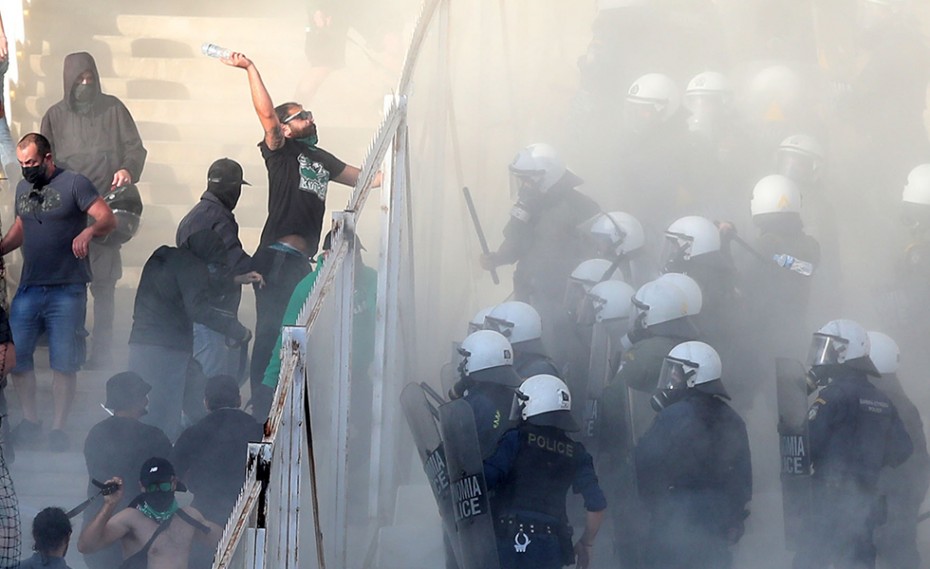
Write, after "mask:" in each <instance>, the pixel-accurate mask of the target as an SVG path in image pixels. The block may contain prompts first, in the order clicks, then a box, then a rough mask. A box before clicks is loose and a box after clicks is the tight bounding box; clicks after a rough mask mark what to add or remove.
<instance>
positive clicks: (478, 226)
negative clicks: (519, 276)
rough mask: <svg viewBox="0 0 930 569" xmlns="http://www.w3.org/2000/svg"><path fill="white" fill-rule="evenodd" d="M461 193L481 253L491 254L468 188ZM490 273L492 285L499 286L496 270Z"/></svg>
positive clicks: (499, 281)
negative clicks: (463, 196)
mask: <svg viewBox="0 0 930 569" xmlns="http://www.w3.org/2000/svg"><path fill="white" fill-rule="evenodd" d="M462 193H463V194H465V205H467V206H468V213H469V215H471V222H472V223H473V224H474V225H475V233H477V234H478V243H479V244H480V245H481V252H482V253H484V254H485V255H487V254H488V253H490V252H491V251H490V250H488V240H487V239H485V238H484V231H482V230H481V221H480V220H479V219H478V212H477V211H475V202H474V201H472V199H471V192H469V191H468V186H465V187H464V188H462ZM490 273H491V280H492V281H494V284H501V280H500V278H498V276H497V269H491V270H490Z"/></svg>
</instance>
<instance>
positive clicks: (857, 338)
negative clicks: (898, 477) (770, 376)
mask: <svg viewBox="0 0 930 569" xmlns="http://www.w3.org/2000/svg"><path fill="white" fill-rule="evenodd" d="M870 349H871V341H870V340H869V336H868V333H867V332H866V330H865V328H863V327H862V326H861V325H860V324H858V323H856V322H853V321H852V320H833V321H831V322H828V323H827V324H826V325H825V326H824V327H823V328H821V329H820V330H819V331H817V332H816V333H814V337H813V339H812V341H811V348H810V355H809V360H810V365H811V369H810V374H811V376H812V377H813V378H814V380H815V381H816V382H817V383H818V384H819V385H821V386H824V387H823V388H822V389H821V390H820V391H819V392H818V393H817V397H816V399H815V400H814V403H813V404H812V405H811V408H810V412H809V414H808V428H809V430H810V443H811V456H812V464H813V470H814V473H813V475H812V478H811V481H812V490H813V492H812V504H811V508H810V515H809V516H808V519H807V528H806V531H805V532H804V533H803V534H802V538H803V539H802V540H801V543H800V546H799V548H798V551H797V554H796V555H795V558H794V568H795V569H814V568H821V567H828V566H830V565H833V566H835V567H865V568H873V567H875V545H874V544H873V540H872V531H873V530H874V529H875V527H876V526H878V525H880V524H881V523H882V522H883V521H884V518H885V505H884V501H883V500H881V499H880V497H879V495H878V478H879V472H880V471H881V469H882V468H883V467H885V466H892V467H893V466H898V465H900V464H901V463H903V462H904V461H905V460H907V458H908V457H909V456H910V455H911V452H912V450H913V445H912V443H911V438H910V436H908V434H907V431H906V430H905V428H904V425H903V423H902V422H901V418H900V417H899V416H898V412H897V410H896V409H895V406H894V404H893V403H892V402H891V400H890V399H889V398H888V397H887V396H886V395H885V394H883V393H882V392H881V391H879V390H878V389H876V388H875V386H874V385H872V383H871V382H870V381H869V379H868V376H870V375H871V376H873V377H877V376H878V375H879V373H878V371H877V370H876V368H875V365H874V364H873V363H872V360H871V359H870V357H869V354H870Z"/></svg>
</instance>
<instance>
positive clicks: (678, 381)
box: [656, 356, 698, 391]
mask: <svg viewBox="0 0 930 569" xmlns="http://www.w3.org/2000/svg"><path fill="white" fill-rule="evenodd" d="M697 368H698V366H697V364H695V363H694V362H689V361H686V360H680V359H678V358H672V357H668V356H666V357H665V359H664V360H662V370H661V371H660V372H659V382H658V384H656V389H657V390H658V391H666V390H673V389H685V388H686V387H688V380H689V379H690V378H691V376H693V375H694V374H695V373H697Z"/></svg>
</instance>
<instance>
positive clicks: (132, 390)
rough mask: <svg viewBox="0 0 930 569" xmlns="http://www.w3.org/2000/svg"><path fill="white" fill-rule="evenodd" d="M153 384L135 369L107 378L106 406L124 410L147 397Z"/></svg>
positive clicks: (115, 409) (110, 408)
mask: <svg viewBox="0 0 930 569" xmlns="http://www.w3.org/2000/svg"><path fill="white" fill-rule="evenodd" d="M151 390H152V386H151V385H149V384H148V383H146V382H145V380H144V379H142V376H140V375H139V374H138V373H136V372H133V371H124V372H120V373H118V374H116V375H114V376H113V377H111V378H110V379H108V380H107V402H106V403H104V407H106V408H107V409H109V410H111V411H122V410H123V409H126V408H128V407H131V406H132V405H134V404H135V403H137V402H138V401H139V400H140V399H142V398H143V397H145V396H146V395H147V394H148V392H149V391H151Z"/></svg>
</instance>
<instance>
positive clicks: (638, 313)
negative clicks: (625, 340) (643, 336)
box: [632, 279, 701, 328]
mask: <svg viewBox="0 0 930 569" xmlns="http://www.w3.org/2000/svg"><path fill="white" fill-rule="evenodd" d="M632 303H633V309H632V311H633V314H634V315H635V317H634V319H635V321H636V324H637V325H639V326H641V327H643V328H649V327H650V326H655V325H657V324H662V323H663V322H671V321H672V320H678V319H679V318H684V317H686V316H692V315H694V314H698V313H699V312H700V308H701V307H700V306H691V304H690V303H689V302H688V296H687V295H686V294H685V292H684V291H683V290H681V289H680V288H678V287H677V286H676V285H674V284H672V283H671V282H670V281H668V280H661V279H656V280H654V281H650V282H648V283H646V284H644V285H643V286H641V287H639V290H637V291H636V294H635V295H634V296H633V300H632Z"/></svg>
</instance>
